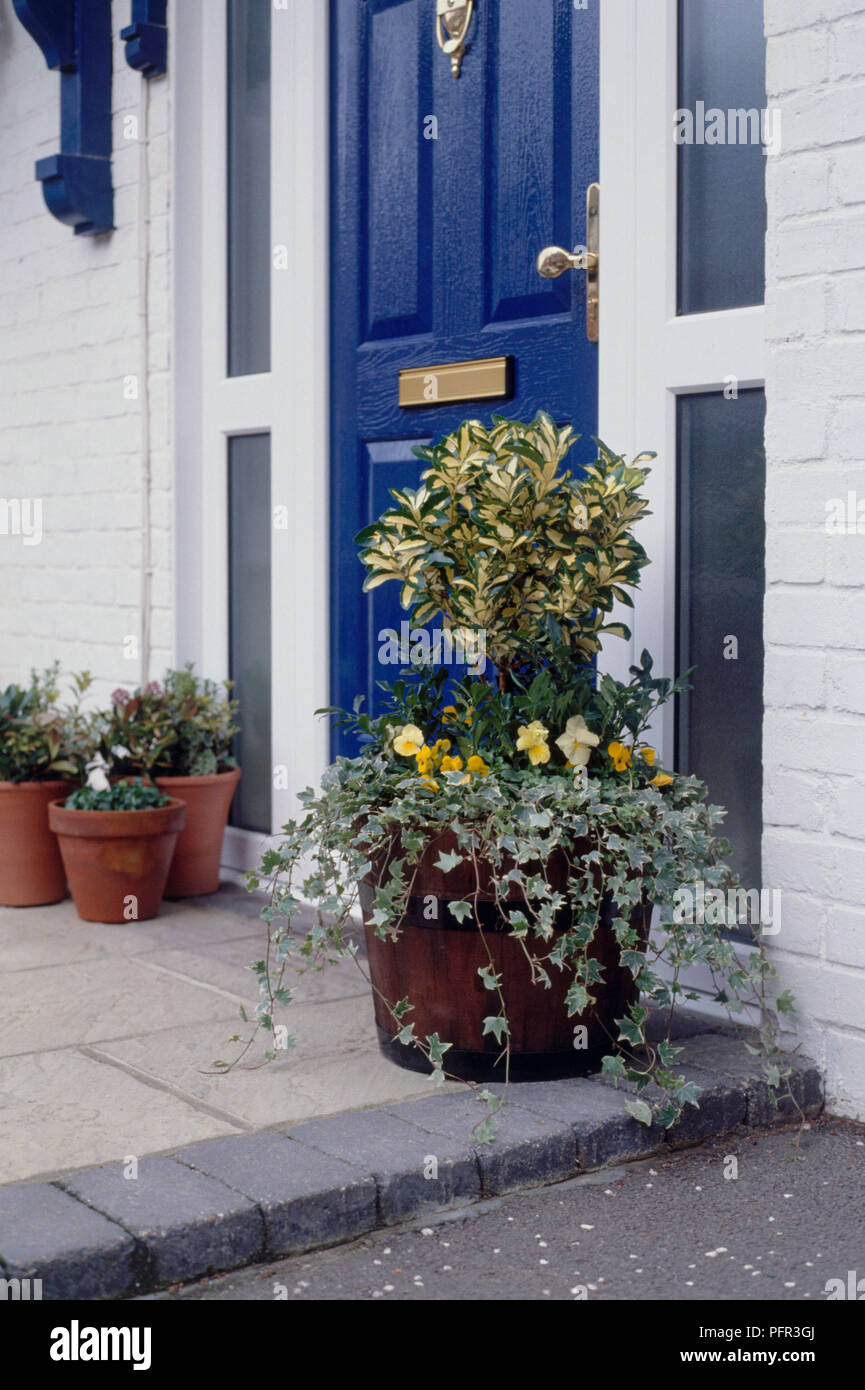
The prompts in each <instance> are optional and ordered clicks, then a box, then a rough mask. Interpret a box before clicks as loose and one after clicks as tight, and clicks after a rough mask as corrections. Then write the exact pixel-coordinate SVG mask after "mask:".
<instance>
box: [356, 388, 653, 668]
mask: <svg viewBox="0 0 865 1390" xmlns="http://www.w3.org/2000/svg"><path fill="white" fill-rule="evenodd" d="M493 421H494V423H493V427H492V429H490V430H487V429H485V428H484V427H483V426H482V425H481V424H480V422H479V421H477V420H469V421H467V422H466V423H465V424H463V425H461V426H460V428H459V429H458V430H457V431H455V432H454V433H453V434H450V435H448V436H447V437H446V438H445V439H443V440H442V441H441V443H439V444H436V445H434V446H433V447H431V448H417V449H415V453H416V454H417V455H418V456H419V457H420V458H422V459H425V460H426V461H427V463H428V464H429V467H428V468H426V469H425V471H424V472H423V473H422V475H421V486H420V487H419V488H418V489H417V491H414V492H413V491H411V489H408V488H406V489H403V490H401V491H397V490H392V494H391V495H392V496H393V498H394V501H395V503H396V505H395V506H394V507H392V508H390V510H389V511H386V512H385V513H384V515H383V516H381V517H380V518H379V519H378V521H376V522H374V523H373V524H372V525H371V526H368V527H366V528H365V529H364V530H363V531H361V532H360V533H359V535H358V537H357V542H358V544H359V545H360V547H361V560H362V561H363V563H364V564H365V565H366V567H367V569H368V571H369V573H368V575H367V578H366V581H365V583H364V588H365V589H373V588H375V587H376V586H377V585H379V584H384V583H385V582H387V581H388V580H396V581H397V582H398V583H399V585H400V598H401V601H402V605H403V607H404V608H410V609H412V610H413V620H414V622H415V623H418V624H423V623H426V622H428V621H429V620H430V619H432V618H435V617H438V616H441V618H442V619H443V620H444V623H445V625H446V626H448V627H450V628H453V629H457V630H459V629H476V630H483V631H485V633H486V643H487V650H488V652H489V654H490V656H491V657H492V660H493V661H494V663H495V665H496V666H497V667H498V669H499V671H500V672H503V671H506V670H507V668H508V667H509V666H510V665H511V664H512V663H513V662H514V661H515V660H518V659H519V658H520V655H521V653H522V651H523V648H524V645H525V644H526V643H527V642H537V641H538V640H542V634H543V631H544V621H545V619H546V618H552V619H554V620H555V622H556V623H557V625H558V628H559V631H560V634H561V640H562V641H563V642H564V643H565V644H566V645H568V646H571V647H573V648H574V649H575V651H577V652H578V653H579V654H580V655H581V656H582V658H583V660H586V659H589V658H591V657H592V656H594V655H595V653H597V652H598V651H599V650H600V646H601V634H603V633H610V634H615V635H618V636H623V637H627V636H629V633H628V630H627V628H625V627H624V626H623V625H622V624H619V623H615V624H613V623H607V622H606V621H605V619H606V617H607V615H608V614H609V612H610V610H611V608H612V607H613V603H614V601H618V602H619V603H623V604H628V605H631V606H632V601H631V598H630V595H629V594H628V589H630V588H634V587H635V586H636V585H637V584H638V583H639V575H640V570H641V569H642V568H643V566H644V565H646V564H647V563H648V560H647V558H646V554H645V551H644V550H643V548H642V546H641V545H640V544H639V542H638V541H636V540H635V539H634V537H633V535H632V533H631V528H632V526H633V525H634V524H635V523H636V522H637V521H638V520H639V519H640V517H642V516H644V515H645V514H646V511H647V504H646V502H645V500H644V499H643V498H642V497H640V495H639V488H640V487H641V486H642V484H643V482H644V481H645V479H646V477H647V470H646V469H645V468H642V467H640V466H639V465H640V464H641V463H644V462H647V461H648V460H649V459H651V458H652V457H654V456H653V455H651V454H642V455H640V457H639V458H638V459H635V460H634V461H633V462H632V463H630V464H629V463H626V462H625V460H624V459H623V458H621V457H620V456H618V455H616V454H613V453H612V452H611V451H610V450H609V449H607V448H606V446H605V445H603V444H599V446H598V447H599V453H598V458H597V460H596V461H595V462H594V463H591V464H589V465H587V466H586V467H585V469H584V470H583V474H582V476H581V477H580V478H575V477H574V476H573V475H572V473H571V472H570V471H569V470H567V469H564V468H563V467H562V464H563V461H564V459H565V456H566V455H567V453H568V451H569V450H570V448H571V447H572V445H573V444H574V443H575V442H576V438H577V437H578V436H576V437H575V436H574V434H573V431H572V430H571V428H570V427H568V428H566V429H562V430H559V429H557V428H556V426H555V425H554V424H553V421H552V420H551V419H550V417H549V416H548V415H545V414H543V413H541V414H539V415H538V416H537V418H536V419H535V420H534V421H533V422H532V423H531V424H522V423H521V422H519V421H514V420H504V419H502V418H501V417H500V416H494V417H493Z"/></svg>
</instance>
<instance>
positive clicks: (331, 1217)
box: [176, 1132, 377, 1255]
mask: <svg viewBox="0 0 865 1390" xmlns="http://www.w3.org/2000/svg"><path fill="white" fill-rule="evenodd" d="M176 1157H177V1159H178V1160H179V1161H180V1162H181V1163H185V1164H188V1165H189V1166H190V1167H191V1168H194V1169H196V1170H197V1171H198V1172H200V1173H207V1174H208V1175H209V1176H210V1177H213V1178H218V1179H219V1180H220V1182H223V1183H226V1184H227V1185H228V1186H229V1187H231V1188H233V1189H234V1190H235V1191H236V1192H239V1193H242V1194H243V1195H244V1196H245V1197H248V1198H249V1199H250V1201H252V1202H254V1203H255V1205H256V1206H257V1208H258V1210H259V1211H260V1213H261V1216H262V1219H263V1221H264V1227H265V1241H266V1246H267V1251H268V1254H274V1255H280V1254H286V1253H289V1252H291V1251H295V1250H308V1249H311V1248H312V1247H313V1246H316V1245H327V1244H328V1243H330V1242H333V1241H336V1240H350V1239H352V1238H353V1237H354V1236H357V1235H362V1234H364V1232H366V1231H370V1230H372V1228H373V1227H374V1226H375V1225H376V1222H377V1210H376V1186H375V1180H374V1179H373V1178H372V1177H371V1176H370V1175H369V1174H367V1173H365V1172H364V1171H363V1169H362V1168H361V1167H357V1166H356V1165H354V1164H351V1163H347V1162H344V1161H343V1160H342V1159H339V1158H333V1157H330V1156H328V1155H326V1154H323V1153H321V1152H319V1151H318V1150H316V1149H312V1148H310V1147H309V1146H308V1145H306V1144H299V1143H297V1142H296V1141H295V1140H293V1139H290V1138H289V1137H288V1136H286V1135H282V1134H274V1133H267V1132H265V1133H262V1134H247V1135H243V1136H241V1137H239V1138H235V1139H217V1140H214V1141H213V1142H211V1143H209V1144H196V1145H194V1146H192V1147H191V1148H187V1149H181V1150H179V1151H178V1153H177V1154H176Z"/></svg>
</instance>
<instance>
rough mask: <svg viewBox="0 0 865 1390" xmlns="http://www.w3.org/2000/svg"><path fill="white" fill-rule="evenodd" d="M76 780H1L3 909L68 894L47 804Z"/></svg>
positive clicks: (0, 886)
mask: <svg viewBox="0 0 865 1390" xmlns="http://www.w3.org/2000/svg"><path fill="white" fill-rule="evenodd" d="M74 786H75V783H74V782H68V781H54V782H0V907H36V906H38V905H40V904H43V903H59V902H60V900H61V898H65V897H66V873H65V871H64V868H63V860H62V859H61V858H60V850H59V849H58V847H57V840H56V838H55V836H54V835H52V833H51V829H50V827H49V825H48V803H49V802H50V801H56V799H57V798H58V797H64V796H68V795H69V793H70V792H71V791H72V790H73V788H74Z"/></svg>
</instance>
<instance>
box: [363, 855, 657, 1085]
mask: <svg viewBox="0 0 865 1390" xmlns="http://www.w3.org/2000/svg"><path fill="white" fill-rule="evenodd" d="M456 849H457V844H456V838H455V836H453V835H452V834H450V833H448V834H446V835H442V836H439V837H438V838H437V839H436V840H434V841H432V842H431V843H430V845H429V846H428V847H427V849H426V850H425V852H424V855H423V858H422V860H421V862H420V866H419V868H418V872H417V874H416V877H415V880H414V884H413V892H412V896H411V898H410V899H409V903H408V910H407V912H406V914H405V917H404V918H403V925H402V931H401V934H400V936H399V938H398V939H397V940H396V941H389V940H382V939H381V937H378V936H376V934H375V929H374V928H373V927H372V926H371V925H370V923H369V917H370V914H371V911H372V907H373V902H374V887H373V885H372V884H371V883H370V882H369V881H367V882H366V883H363V884H361V886H360V901H361V906H362V908H363V912H364V922H365V934H366V944H367V953H368V956H369V966H370V977H371V980H372V984H373V987H374V989H373V999H374V1004H375V1016H376V1024H377V1028H378V1035H379V1044H380V1046H381V1049H382V1051H383V1052H384V1053H385V1055H386V1056H388V1057H390V1058H391V1060H392V1061H394V1062H396V1063H397V1064H398V1065H399V1066H402V1067H407V1068H409V1069H410V1070H413V1071H424V1072H429V1070H430V1068H429V1064H428V1063H427V1061H426V1060H425V1058H424V1056H423V1054H422V1053H421V1052H420V1051H419V1049H418V1048H415V1047H411V1046H405V1045H404V1044H403V1043H399V1042H396V1040H395V1035H396V1033H397V1032H398V1028H397V1027H396V1026H395V1024H394V1022H393V1019H392V1018H391V1016H390V1014H389V1012H388V1010H387V1007H386V1005H385V1004H384V1002H383V1000H382V999H381V998H380V997H379V995H378V993H376V991H378V990H380V991H381V994H383V995H384V998H385V999H387V1000H389V1001H390V1002H391V1003H395V1002H396V1001H397V1000H398V999H404V998H408V1000H409V1002H410V1003H411V1004H413V1005H414V1009H413V1011H412V1012H411V1013H410V1014H408V1015H407V1016H406V1022H408V1021H411V1022H413V1023H414V1025H415V1033H416V1034H417V1035H418V1036H419V1037H426V1036H427V1035H428V1034H432V1033H438V1035H439V1037H440V1038H441V1040H442V1041H443V1042H449V1043H451V1044H452V1046H451V1048H450V1049H449V1050H448V1051H447V1052H446V1054H445V1069H446V1070H447V1071H449V1072H451V1073H453V1074H455V1075H457V1076H461V1077H465V1078H467V1079H469V1080H475V1081H490V1080H503V1079H504V1064H503V1063H501V1064H499V1065H498V1066H495V1065H494V1064H495V1060H496V1058H497V1057H498V1055H499V1054H500V1052H501V1046H500V1044H498V1043H497V1042H496V1040H495V1038H494V1036H493V1035H492V1034H486V1035H484V1033H483V1020H484V1018H485V1017H486V1016H487V1015H488V1014H495V1013H498V1011H499V1006H498V999H497V996H496V995H495V994H493V993H492V992H491V991H490V990H488V989H486V987H485V986H484V983H483V980H482V979H481V978H480V976H479V975H478V967H480V966H488V965H489V964H490V959H489V956H488V954H487V952H488V951H489V955H491V956H492V965H493V968H494V970H495V971H496V972H497V973H500V974H501V975H502V977H503V978H502V989H503V993H504V997H505V1009H506V1012H507V1015H508V1021H509V1024H510V1030H511V1032H510V1043H511V1059H510V1075H511V1079H512V1080H513V1079H518V1080H530V1079H536V1080H541V1079H548V1078H550V1077H555V1076H579V1075H585V1074H587V1073H588V1072H591V1071H596V1070H597V1069H598V1068H599V1066H600V1062H601V1058H602V1057H603V1056H604V1054H605V1053H607V1052H609V1051H610V1050H611V1044H612V1042H613V1041H614V1040H615V1039H616V1038H617V1037H618V1031H619V1030H618V1028H617V1027H616V1026H615V1022H614V1020H615V1019H617V1018H621V1017H622V1016H623V1014H624V1013H625V1010H626V1009H627V1007H628V1005H629V1004H631V1003H633V1002H635V1001H636V999H637V990H636V989H635V987H634V981H633V978H632V976H631V974H630V972H629V971H627V970H625V969H624V968H623V967H622V966H620V964H619V945H618V942H617V941H616V938H615V934H614V932H613V929H612V922H613V903H612V900H611V899H610V898H609V897H608V898H606V899H604V902H603V905H602V911H601V923H600V926H599V928H598V930H597V931H596V932H595V937H594V940H593V942H592V946H591V948H590V952H589V954H590V955H592V956H594V957H596V958H597V959H598V960H599V961H600V962H601V964H602V965H603V966H604V981H603V983H602V984H600V985H599V986H597V989H596V1001H595V1003H594V1004H593V1005H592V1006H590V1007H589V1008H588V1009H587V1010H586V1011H585V1012H584V1013H582V1014H574V1015H572V1016H571V1017H568V1012H567V1007H566V1004H565V996H566V994H567V992H568V988H569V986H570V983H571V979H572V976H571V975H570V974H566V973H564V972H562V971H559V970H557V969H556V968H555V967H553V966H550V967H548V969H547V973H548V975H549V977H550V981H551V987H550V988H549V989H546V988H545V987H544V985H543V983H540V984H532V982H531V978H530V972H529V968H528V964H527V962H526V959H525V955H524V953H523V950H522V947H521V946H520V943H519V942H518V941H517V940H515V939H514V938H513V937H512V936H510V935H509V931H510V928H509V926H508V924H507V921H506V920H505V919H503V917H502V915H501V914H500V912H499V910H498V908H497V906H496V904H495V902H494V900H493V894H492V892H491V890H490V871H489V868H488V866H486V865H481V866H480V870H481V872H480V874H479V879H480V892H479V893H478V898H477V902H478V916H479V918H480V922H481V931H479V930H478V926H477V923H476V922H475V920H474V914H472V917H470V918H467V919H466V921H465V922H464V923H460V922H457V921H456V919H455V918H454V917H452V916H451V914H450V913H449V912H448V910H447V904H448V901H450V902H453V901H454V900H457V899H463V900H465V899H466V898H469V897H473V896H474V894H475V891H476V887H477V884H476V882H475V873H474V869H473V867H472V865H471V864H462V865H458V866H457V867H456V868H455V869H453V870H451V872H449V873H447V874H445V873H443V872H442V871H441V870H440V869H437V868H435V861H436V860H437V859H438V857H439V854H440V853H441V852H445V853H446V852H448V851H454V850H456ZM548 875H549V881H550V882H551V885H552V886H553V887H556V888H558V889H559V891H561V892H563V891H564V890H565V885H566V880H567V870H566V866H565V862H564V860H563V859H562V860H560V861H558V862H556V860H555V858H552V857H551V860H550V864H549V867H548ZM431 899H434V900H435V910H434V911H433V908H432V904H431ZM522 901H524V899H523V897H522V894H521V893H519V891H518V890H517V889H516V888H515V889H514V892H513V896H512V897H511V898H509V899H508V902H509V903H512V904H513V906H514V907H517V906H519V904H520V902H522ZM650 919H651V906H650V904H648V903H645V904H644V905H642V906H641V907H639V908H638V909H637V910H636V911H635V913H634V914H633V916H632V918H631V925H632V926H633V927H635V929H636V930H637V931H638V932H639V934H640V938H641V940H642V941H643V942H645V941H646V940H647V939H648V931H649V923H650ZM560 920H561V927H560V928H559V930H560V931H565V930H567V928H568V926H569V922H570V914H569V911H568V910H567V909H565V910H564V911H563V912H562V914H561V918H560ZM551 944H552V943H551ZM547 949H549V948H546V947H545V948H544V951H546V950H547ZM538 953H540V952H538ZM579 1025H584V1026H585V1028H586V1041H587V1046H586V1047H580V1048H577V1047H576V1046H575V1038H576V1036H577V1035H576V1034H575V1029H576V1028H577V1027H578V1026H579Z"/></svg>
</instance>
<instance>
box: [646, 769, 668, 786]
mask: <svg viewBox="0 0 865 1390" xmlns="http://www.w3.org/2000/svg"><path fill="white" fill-rule="evenodd" d="M672 780H673V779H672V777H671V776H670V774H669V772H659V773H657V775H656V776H655V777H653V778H652V780H651V782H650V783H649V786H650V787H668V786H669V785H670V783H671V782H672Z"/></svg>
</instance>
